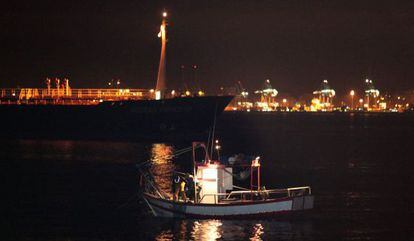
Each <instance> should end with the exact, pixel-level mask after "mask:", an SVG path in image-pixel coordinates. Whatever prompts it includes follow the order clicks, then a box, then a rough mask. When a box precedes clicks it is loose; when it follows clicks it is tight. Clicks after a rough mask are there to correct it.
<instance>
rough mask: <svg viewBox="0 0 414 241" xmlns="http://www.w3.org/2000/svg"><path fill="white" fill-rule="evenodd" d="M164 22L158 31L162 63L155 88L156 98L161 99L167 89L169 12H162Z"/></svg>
mask: <svg viewBox="0 0 414 241" xmlns="http://www.w3.org/2000/svg"><path fill="white" fill-rule="evenodd" d="M162 17H163V19H162V22H161V26H160V32H159V33H158V37H159V38H161V56H160V64H159V66H158V77H157V85H156V88H155V98H156V99H161V98H164V95H165V89H166V83H165V82H166V76H165V72H166V70H165V65H166V63H165V51H166V47H167V20H166V18H167V12H163V13H162Z"/></svg>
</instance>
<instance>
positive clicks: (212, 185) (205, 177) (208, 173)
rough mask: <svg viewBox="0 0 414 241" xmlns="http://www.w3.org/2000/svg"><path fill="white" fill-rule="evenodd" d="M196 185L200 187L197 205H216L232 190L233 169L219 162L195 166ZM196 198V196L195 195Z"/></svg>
mask: <svg viewBox="0 0 414 241" xmlns="http://www.w3.org/2000/svg"><path fill="white" fill-rule="evenodd" d="M196 169H197V174H196V185H197V184H198V185H199V187H200V193H199V195H198V196H199V197H201V198H200V200H196V202H198V203H218V202H219V201H220V200H221V199H223V198H225V195H226V192H227V191H232V190H233V168H231V167H226V166H225V165H222V164H220V163H219V162H210V163H201V164H198V165H196ZM196 196H197V195H196Z"/></svg>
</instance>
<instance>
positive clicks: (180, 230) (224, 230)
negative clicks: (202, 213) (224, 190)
mask: <svg viewBox="0 0 414 241" xmlns="http://www.w3.org/2000/svg"><path fill="white" fill-rule="evenodd" d="M167 222H168V225H166V227H163V228H162V230H160V231H159V233H158V235H157V236H156V237H155V240H157V241H167V240H203V241H213V240H252V241H259V240H267V239H269V237H271V238H272V239H281V240H306V239H307V237H310V235H311V234H312V232H313V225H312V223H311V222H307V221H303V222H290V221H277V220H215V219H210V220H185V219H182V220H171V221H167Z"/></svg>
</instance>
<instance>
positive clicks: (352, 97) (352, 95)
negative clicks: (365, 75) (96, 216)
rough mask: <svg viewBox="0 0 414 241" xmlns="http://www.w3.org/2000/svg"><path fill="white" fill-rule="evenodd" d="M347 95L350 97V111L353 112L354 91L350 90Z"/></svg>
mask: <svg viewBox="0 0 414 241" xmlns="http://www.w3.org/2000/svg"><path fill="white" fill-rule="evenodd" d="M349 94H350V95H351V110H354V95H355V91H354V90H351V92H349Z"/></svg>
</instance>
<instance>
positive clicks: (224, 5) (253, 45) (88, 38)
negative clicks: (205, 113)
mask: <svg viewBox="0 0 414 241" xmlns="http://www.w3.org/2000/svg"><path fill="white" fill-rule="evenodd" d="M164 8H165V9H166V10H167V11H168V12H169V26H168V41H169V42H168V46H167V78H168V85H169V87H171V88H180V87H183V83H182V80H181V73H180V66H181V65H184V66H185V73H184V78H185V81H186V82H187V85H189V86H190V87H191V86H193V85H194V81H193V73H192V72H191V69H190V66H191V65H193V64H196V65H197V66H199V71H198V78H199V79H200V82H201V86H202V87H204V88H206V89H207V90H210V92H211V91H213V90H218V89H219V87H220V86H231V85H234V83H236V82H237V81H241V82H242V83H243V85H244V86H245V87H247V88H248V89H249V90H250V91H253V90H255V89H258V88H259V87H261V85H262V83H263V82H264V80H265V79H270V80H271V81H272V84H273V86H274V87H275V88H277V89H278V90H279V92H280V93H290V94H291V95H296V96H298V95H302V94H306V93H311V92H312V91H313V90H315V89H316V88H318V86H319V84H320V82H321V81H322V80H323V79H328V80H329V82H330V84H331V87H333V88H334V89H336V91H337V92H338V93H339V94H341V93H342V94H344V93H345V92H348V91H349V90H350V89H351V88H354V89H358V88H362V87H363V80H364V79H365V78H367V77H368V78H370V79H373V80H374V81H375V83H376V86H377V87H378V88H379V89H380V90H388V91H391V92H392V91H401V90H405V89H414V68H413V67H414V66H413V63H414V2H413V1H405V2H403V1H384V3H381V1H351V0H348V1H332V0H331V1H293V0H290V1H288V0H285V1H276V0H274V1H244V0H238V1H223V0H222V1H195V0H193V1H184V0H180V1H157V0H150V1H143V0H136V1H113V0H112V1H104V0H89V1H79V2H78V1H76V3H72V1H58V0H54V1H26V2H25V1H18V3H7V4H6V5H4V4H2V6H1V10H0V11H1V18H0V41H1V48H0V86H1V87H16V86H24V87H41V86H43V85H44V79H45V77H47V76H49V77H69V78H70V80H71V85H72V87H75V88H76V87H105V85H106V83H107V82H108V81H109V80H111V79H112V78H120V79H121V80H122V81H123V84H124V86H127V87H130V88H153V87H154V86H155V82H156V73H157V68H158V60H159V54H160V41H159V39H158V38H157V33H158V31H159V25H160V21H161V13H162V11H163V9H164Z"/></svg>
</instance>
